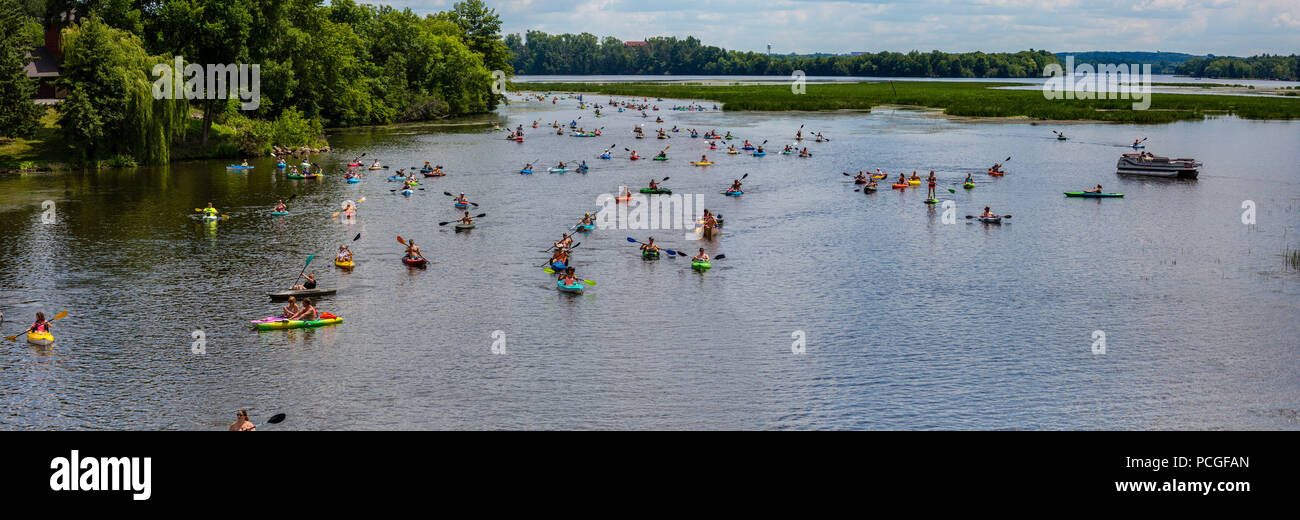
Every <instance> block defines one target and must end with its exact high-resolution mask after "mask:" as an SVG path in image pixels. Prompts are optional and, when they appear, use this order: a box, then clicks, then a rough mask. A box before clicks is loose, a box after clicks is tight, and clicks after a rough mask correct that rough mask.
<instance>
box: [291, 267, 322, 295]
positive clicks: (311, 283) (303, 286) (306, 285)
mask: <svg viewBox="0 0 1300 520" xmlns="http://www.w3.org/2000/svg"><path fill="white" fill-rule="evenodd" d="M298 277H299V278H304V279H306V280H307V281H305V282H303V283H300V284H298V285H295V286H293V287H290V289H293V290H295V291H303V290H307V289H315V288H316V271H312V272H310V273H307V274H305V275H304V274H299V275H298Z"/></svg>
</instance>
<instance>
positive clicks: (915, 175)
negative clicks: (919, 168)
mask: <svg viewBox="0 0 1300 520" xmlns="http://www.w3.org/2000/svg"><path fill="white" fill-rule="evenodd" d="M907 180H908V181H909V182H910V181H917V184H920V181H921V176H920V175H917V174H916V170H912V176H911V177H908V178H907Z"/></svg>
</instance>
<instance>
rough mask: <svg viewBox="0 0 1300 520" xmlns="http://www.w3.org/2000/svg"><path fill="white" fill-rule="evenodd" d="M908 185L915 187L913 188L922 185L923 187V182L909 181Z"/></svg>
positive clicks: (917, 180)
mask: <svg viewBox="0 0 1300 520" xmlns="http://www.w3.org/2000/svg"><path fill="white" fill-rule="evenodd" d="M907 183H908V184H911V185H913V186H920V185H921V181H920V179H909V180H908V181H907Z"/></svg>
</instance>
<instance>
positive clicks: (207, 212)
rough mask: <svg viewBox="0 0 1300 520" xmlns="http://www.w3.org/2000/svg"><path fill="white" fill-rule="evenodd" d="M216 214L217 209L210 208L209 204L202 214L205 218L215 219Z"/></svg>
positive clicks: (210, 204)
mask: <svg viewBox="0 0 1300 520" xmlns="http://www.w3.org/2000/svg"><path fill="white" fill-rule="evenodd" d="M217 213H218V211H217V208H214V207H212V203H211V202H209V203H208V207H206V208H203V214H204V215H205V216H209V217H215V216H217Z"/></svg>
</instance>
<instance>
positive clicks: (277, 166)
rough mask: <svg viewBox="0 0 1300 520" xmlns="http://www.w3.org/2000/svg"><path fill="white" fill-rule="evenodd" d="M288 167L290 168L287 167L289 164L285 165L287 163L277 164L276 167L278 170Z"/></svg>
mask: <svg viewBox="0 0 1300 520" xmlns="http://www.w3.org/2000/svg"><path fill="white" fill-rule="evenodd" d="M286 166H289V165H287V164H285V163H276V165H275V167H276V168H284V167H286Z"/></svg>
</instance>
